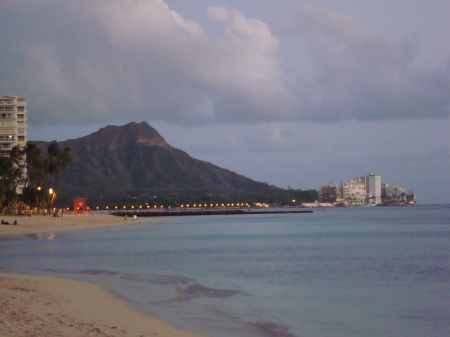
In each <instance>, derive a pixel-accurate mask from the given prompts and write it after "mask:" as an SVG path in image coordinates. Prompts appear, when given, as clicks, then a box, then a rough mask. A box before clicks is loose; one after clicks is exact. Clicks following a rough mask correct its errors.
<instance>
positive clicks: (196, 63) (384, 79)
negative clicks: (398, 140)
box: [0, 0, 450, 125]
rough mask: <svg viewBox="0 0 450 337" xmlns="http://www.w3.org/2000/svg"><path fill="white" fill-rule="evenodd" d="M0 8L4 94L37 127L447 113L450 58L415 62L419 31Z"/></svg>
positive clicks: (25, 2)
mask: <svg viewBox="0 0 450 337" xmlns="http://www.w3.org/2000/svg"><path fill="white" fill-rule="evenodd" d="M0 10H1V12H2V13H7V14H8V15H3V17H2V20H1V21H0V32H1V33H0V34H1V35H0V36H1V41H2V44H3V45H4V46H8V48H4V49H3V51H2V53H1V55H0V58H1V59H0V61H1V70H0V92H1V94H7V95H23V96H27V97H28V98H29V110H30V111H32V112H33V113H32V114H30V115H29V121H30V124H34V125H40V124H52V123H55V124H64V123H67V124H76V123H98V122H105V123H109V122H114V121H119V120H120V121H123V120H125V121H128V120H160V121H167V122H169V123H181V124H183V125H187V124H194V123H195V124H198V123H203V122H204V123H217V122H226V123H255V122H260V121H269V122H270V121H305V120H312V121H326V122H330V121H342V120H349V119H360V120H372V119H393V118H395V119H398V118H423V117H442V116H448V115H449V114H450V95H449V90H450V62H448V61H447V62H444V63H442V64H440V65H436V66H434V67H432V68H426V69H425V68H423V67H422V68H420V67H418V66H417V65H416V64H415V59H416V57H417V54H418V52H419V50H420V43H419V41H418V40H417V38H416V37H414V36H408V37H405V38H404V39H401V40H399V41H396V40H393V39H391V38H389V37H386V36H378V35H371V34H369V33H368V32H366V31H365V29H364V26H363V24H362V23H361V22H359V21H357V20H356V19H354V18H352V17H350V16H345V15H342V14H338V13H335V12H333V11H331V10H330V9H327V8H325V7H317V6H316V7H314V6H310V7H302V8H300V9H298V10H297V11H291V13H290V14H289V16H285V17H283V19H282V20H277V21H275V22H273V23H272V24H271V25H270V27H269V26H268V25H267V24H266V23H265V22H263V21H261V20H257V19H253V18H248V17H245V16H244V15H243V14H242V13H241V12H239V11H237V10H231V9H227V8H225V7H210V8H208V9H207V10H206V9H205V11H206V14H205V15H206V16H207V18H208V19H209V20H210V22H212V23H213V24H215V25H216V27H218V28H217V31H216V32H215V33H214V34H211V33H208V32H206V31H205V29H204V28H203V27H202V26H201V25H200V24H199V23H197V22H192V21H189V20H186V19H184V18H183V17H182V16H181V15H180V14H178V13H177V12H175V11H173V10H171V9H170V8H169V7H168V6H167V5H166V3H164V1H162V0H147V1H144V0H130V1H120V0H112V1H105V0H94V1H87V0H83V1H75V2H57V1H50V0H42V1H32V0H15V1H12V0H7V1H4V2H3V3H2V4H1V5H0ZM274 34H276V35H274ZM287 36H288V37H289V38H288V40H289V41H290V42H291V43H295V44H298V43H302V53H303V54H304V55H305V56H306V58H307V59H308V62H305V63H302V62H301V61H299V62H298V64H296V67H297V72H298V70H299V69H300V70H301V71H300V72H298V73H307V74H308V75H306V76H303V75H296V71H293V70H292V69H290V68H289V67H288V66H286V65H285V64H284V62H283V61H282V60H281V59H280V57H279V51H280V49H281V48H283V49H285V50H289V48H290V46H289V44H284V42H285V39H286V37H287ZM277 37H278V38H279V39H280V40H279V39H277ZM281 39H283V44H281V42H280V41H281ZM309 64H313V68H312V69H309V68H308V65H309ZM302 70H303V71H302Z"/></svg>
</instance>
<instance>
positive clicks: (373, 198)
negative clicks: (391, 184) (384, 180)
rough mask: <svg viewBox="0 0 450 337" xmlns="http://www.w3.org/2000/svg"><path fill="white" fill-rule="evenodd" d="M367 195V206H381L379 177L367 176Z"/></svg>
mask: <svg viewBox="0 0 450 337" xmlns="http://www.w3.org/2000/svg"><path fill="white" fill-rule="evenodd" d="M367 194H368V203H369V204H381V176H379V175H375V174H369V175H368V176H367Z"/></svg>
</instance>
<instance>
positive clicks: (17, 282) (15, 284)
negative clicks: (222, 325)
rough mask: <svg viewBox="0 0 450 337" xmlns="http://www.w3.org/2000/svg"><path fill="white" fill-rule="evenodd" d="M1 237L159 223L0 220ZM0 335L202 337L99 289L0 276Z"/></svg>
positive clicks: (100, 217) (99, 218) (98, 217)
mask: <svg viewBox="0 0 450 337" xmlns="http://www.w3.org/2000/svg"><path fill="white" fill-rule="evenodd" d="M0 219H2V220H5V221H7V222H9V223H10V224H11V223H14V220H17V221H18V225H0V237H2V236H3V237H4V236H8V235H13V234H36V235H39V234H42V233H48V232H59V231H66V230H81V229H89V228H98V227H112V226H123V225H133V224H134V223H139V222H155V221H161V220H158V219H149V218H138V219H137V220H136V221H134V220H133V219H132V218H131V217H130V218H128V219H127V221H125V219H124V218H123V217H117V216H113V215H109V214H95V215H94V216H92V215H87V216H85V215H81V216H80V215H78V216H74V215H66V216H64V217H59V218H56V217H46V216H40V215H36V216H31V217H28V216H3V217H0ZM0 298H1V301H0V336H11V337H13V336H16V337H34V336H55V337H56V336H64V337H120V336H133V337H135V336H136V337H151V336H158V337H206V336H203V335H199V334H195V333H191V332H188V331H184V330H180V329H176V328H174V327H172V326H171V325H169V324H168V323H166V322H165V321H163V320H159V319H156V318H153V317H151V316H147V315H145V314H143V313H141V312H139V311H137V310H134V309H132V308H130V307H129V306H128V305H127V303H126V302H124V301H121V300H119V299H116V298H115V297H114V296H113V295H112V294H109V293H108V292H107V291H106V290H104V289H103V288H102V287H101V286H98V285H95V284H92V283H87V282H80V281H73V280H69V279H63V278H57V277H51V276H39V275H29V274H16V273H7V272H6V273H5V272H0Z"/></svg>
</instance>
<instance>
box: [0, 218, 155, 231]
mask: <svg viewBox="0 0 450 337" xmlns="http://www.w3.org/2000/svg"><path fill="white" fill-rule="evenodd" d="M0 220H4V221H6V222H8V223H9V225H0V235H4V234H19V233H36V234H37V233H45V232H55V231H65V230H76V229H87V228H95V227H111V226H121V225H132V224H134V223H139V222H149V221H163V220H161V219H157V218H145V217H138V218H137V219H136V221H134V220H133V218H132V217H131V216H130V217H128V218H127V220H125V218H124V217H119V216H114V215H109V214H95V215H90V214H88V215H76V216H75V215H65V216H63V217H50V216H43V215H33V216H10V215H9V216H0ZM16 220H17V223H18V224H17V226H14V225H12V224H13V223H14V221H16Z"/></svg>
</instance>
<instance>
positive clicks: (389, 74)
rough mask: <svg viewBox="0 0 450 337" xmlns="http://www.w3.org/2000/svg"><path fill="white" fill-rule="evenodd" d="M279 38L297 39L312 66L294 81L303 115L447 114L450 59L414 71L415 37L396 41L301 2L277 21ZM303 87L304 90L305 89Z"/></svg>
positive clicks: (336, 117)
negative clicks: (309, 72)
mask: <svg viewBox="0 0 450 337" xmlns="http://www.w3.org/2000/svg"><path fill="white" fill-rule="evenodd" d="M273 29H274V30H275V32H276V33H277V34H278V36H290V37H292V38H294V39H295V40H300V41H301V42H302V43H303V46H304V52H305V53H306V54H307V55H308V56H309V58H310V60H312V63H313V65H314V72H313V75H312V76H311V78H309V79H307V81H308V85H305V82H304V81H302V79H298V89H297V90H298V92H299V94H301V96H302V97H304V108H305V109H304V111H306V114H307V116H305V117H306V118H308V117H309V118H310V119H312V120H328V121H339V120H347V119H359V120H374V119H375V120H376V119H398V118H422V117H433V116H434V117H443V116H448V115H449V113H450V109H449V108H450V106H449V103H450V96H449V93H450V91H449V89H450V76H449V75H450V73H449V70H450V67H449V65H450V58H449V59H448V60H447V61H444V62H443V63H442V64H441V65H440V66H439V67H437V68H435V69H416V68H415V66H414V60H415V59H416V57H417V54H418V53H419V47H420V46H419V45H420V43H419V41H418V38H417V36H415V35H410V36H407V37H405V38H403V39H401V40H400V41H394V40H392V39H390V38H389V37H386V36H383V35H373V34H370V33H369V32H368V31H367V30H366V29H365V28H364V25H363V23H362V22H360V21H358V20H357V19H355V18H353V17H350V16H347V15H344V14H338V13H335V12H333V11H331V10H330V9H329V8H327V7H322V6H303V7H301V8H299V9H298V10H296V11H291V12H290V13H289V15H288V16H287V19H286V17H284V18H283V20H278V21H275V22H274V24H273ZM305 87H306V89H305Z"/></svg>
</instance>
